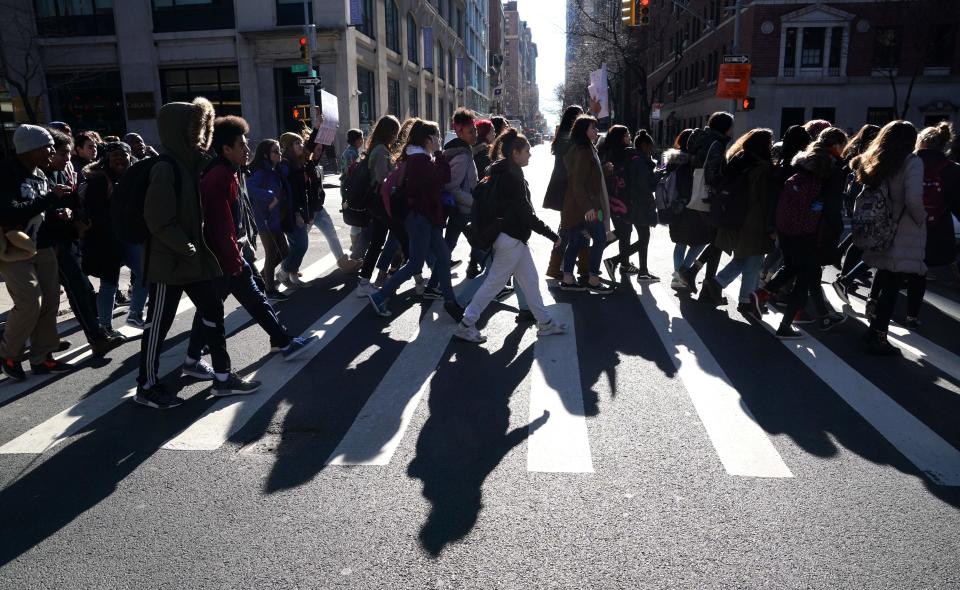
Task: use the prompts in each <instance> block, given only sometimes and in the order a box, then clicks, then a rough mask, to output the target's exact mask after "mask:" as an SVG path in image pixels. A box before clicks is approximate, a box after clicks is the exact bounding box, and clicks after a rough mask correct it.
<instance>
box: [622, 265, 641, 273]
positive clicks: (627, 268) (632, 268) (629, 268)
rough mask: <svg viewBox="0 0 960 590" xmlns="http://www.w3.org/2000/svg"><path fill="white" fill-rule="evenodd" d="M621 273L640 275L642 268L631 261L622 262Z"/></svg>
mask: <svg viewBox="0 0 960 590" xmlns="http://www.w3.org/2000/svg"><path fill="white" fill-rule="evenodd" d="M620 273H621V274H625V275H638V274H640V269H639V268H637V266H636V265H635V264H633V263H632V262H631V263H630V264H621V265H620Z"/></svg>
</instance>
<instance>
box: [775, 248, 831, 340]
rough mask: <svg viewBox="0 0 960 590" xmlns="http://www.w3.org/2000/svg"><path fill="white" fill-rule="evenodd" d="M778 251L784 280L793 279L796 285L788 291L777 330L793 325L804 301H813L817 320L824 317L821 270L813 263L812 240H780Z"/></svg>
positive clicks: (824, 306)
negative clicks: (779, 250)
mask: <svg viewBox="0 0 960 590" xmlns="http://www.w3.org/2000/svg"><path fill="white" fill-rule="evenodd" d="M780 247H781V249H782V250H783V269H782V271H781V272H784V273H786V276H795V277H796V279H797V280H796V282H795V283H794V284H793V290H791V291H790V300H789V302H788V303H787V309H786V311H785V312H784V314H783V319H782V320H781V321H780V328H781V329H782V328H785V327H787V326H789V325H790V324H791V323H793V318H794V316H796V315H797V312H798V311H800V310H801V309H803V308H804V306H806V304H807V298H808V297H812V298H813V304H814V307H815V308H816V312H817V315H818V316H821V317H823V316H825V315H827V309H826V303H825V302H824V300H823V292H822V291H821V290H820V278H821V276H822V275H823V269H822V268H821V267H820V264H819V263H818V262H817V238H816V236H781V237H780ZM778 275H779V273H778Z"/></svg>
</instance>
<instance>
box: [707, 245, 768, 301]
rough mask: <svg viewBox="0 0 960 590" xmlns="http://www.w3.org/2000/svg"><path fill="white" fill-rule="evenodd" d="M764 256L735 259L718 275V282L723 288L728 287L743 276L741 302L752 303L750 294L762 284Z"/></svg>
mask: <svg viewBox="0 0 960 590" xmlns="http://www.w3.org/2000/svg"><path fill="white" fill-rule="evenodd" d="M763 257H764V255H763V254H758V255H756V256H744V257H743V258H734V259H733V260H731V261H730V262H728V263H727V265H726V266H724V267H723V270H721V271H720V272H718V273H717V282H718V283H720V286H721V287H726V286H727V285H729V284H730V283H732V282H733V279H735V278H737V275H740V274H742V275H743V279H741V281H740V301H741V303H745V302H748V301H750V294H751V293H753V292H754V291H756V290H757V285H758V284H759V282H760V267H761V266H763Z"/></svg>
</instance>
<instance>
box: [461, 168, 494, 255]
mask: <svg viewBox="0 0 960 590" xmlns="http://www.w3.org/2000/svg"><path fill="white" fill-rule="evenodd" d="M500 222H501V219H500V218H499V217H498V216H497V177H495V176H484V177H483V178H482V179H481V180H480V182H479V183H477V186H476V187H474V189H473V205H471V207H470V225H468V226H467V228H466V229H465V230H464V233H465V234H466V236H467V241H468V242H470V245H471V246H473V247H474V248H479V249H480V250H489V249H490V248H491V247H492V246H493V242H494V241H496V239H497V236H498V235H500Z"/></svg>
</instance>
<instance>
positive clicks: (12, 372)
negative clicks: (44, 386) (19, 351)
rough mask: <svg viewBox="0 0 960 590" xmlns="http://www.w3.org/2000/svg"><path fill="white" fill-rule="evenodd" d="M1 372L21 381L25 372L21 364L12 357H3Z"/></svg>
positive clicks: (24, 376) (25, 375) (25, 376)
mask: <svg viewBox="0 0 960 590" xmlns="http://www.w3.org/2000/svg"><path fill="white" fill-rule="evenodd" d="M2 366H3V374H4V375H6V376H7V377H9V378H11V379H13V380H14V381H23V380H24V379H26V378H27V374H26V373H24V372H23V365H22V363H20V362H19V361H16V360H14V359H12V358H5V359H3V365H2Z"/></svg>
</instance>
